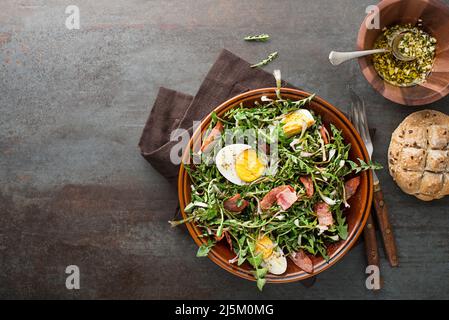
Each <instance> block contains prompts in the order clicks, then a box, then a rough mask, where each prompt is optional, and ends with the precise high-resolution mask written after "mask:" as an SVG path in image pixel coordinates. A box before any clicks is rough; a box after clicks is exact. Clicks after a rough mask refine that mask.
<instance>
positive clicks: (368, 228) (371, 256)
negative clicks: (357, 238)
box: [363, 214, 380, 267]
mask: <svg viewBox="0 0 449 320" xmlns="http://www.w3.org/2000/svg"><path fill="white" fill-rule="evenodd" d="M363 238H364V240H365V252H366V260H367V262H368V265H375V266H377V267H379V265H380V263H379V251H378V249H377V240H376V230H375V229H374V220H373V217H372V216H371V214H370V215H369V216H368V220H367V221H366V225H365V229H363Z"/></svg>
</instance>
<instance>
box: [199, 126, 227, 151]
mask: <svg viewBox="0 0 449 320" xmlns="http://www.w3.org/2000/svg"><path fill="white" fill-rule="evenodd" d="M223 129H224V127H223V124H222V123H221V122H220V121H218V122H217V124H216V125H215V127H213V128H212V130H211V131H210V133H209V135H208V136H207V138H206V139H204V141H203V144H202V145H201V152H209V151H210V150H212V147H213V146H214V145H215V141H216V140H218V138H219V137H220V136H221V133H222V132H223Z"/></svg>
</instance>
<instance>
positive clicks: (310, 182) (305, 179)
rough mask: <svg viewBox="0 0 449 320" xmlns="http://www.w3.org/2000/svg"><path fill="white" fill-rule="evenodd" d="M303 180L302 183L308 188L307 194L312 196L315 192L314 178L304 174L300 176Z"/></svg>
mask: <svg viewBox="0 0 449 320" xmlns="http://www.w3.org/2000/svg"><path fill="white" fill-rule="evenodd" d="M299 180H301V182H302V184H303V185H304V187H305V188H306V195H307V196H308V197H309V198H311V197H312V196H313V193H314V192H315V190H314V188H313V180H312V178H311V177H310V176H303V177H301V178H299Z"/></svg>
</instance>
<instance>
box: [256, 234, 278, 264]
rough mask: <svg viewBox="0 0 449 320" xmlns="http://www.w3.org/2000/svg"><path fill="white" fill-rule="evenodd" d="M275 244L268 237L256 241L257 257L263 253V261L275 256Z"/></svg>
mask: <svg viewBox="0 0 449 320" xmlns="http://www.w3.org/2000/svg"><path fill="white" fill-rule="evenodd" d="M273 248H274V243H273V241H271V239H270V238H269V237H268V236H263V237H261V238H259V239H258V240H257V241H256V250H255V251H256V255H258V254H261V253H262V258H263V259H268V258H269V257H270V256H271V255H272V254H273Z"/></svg>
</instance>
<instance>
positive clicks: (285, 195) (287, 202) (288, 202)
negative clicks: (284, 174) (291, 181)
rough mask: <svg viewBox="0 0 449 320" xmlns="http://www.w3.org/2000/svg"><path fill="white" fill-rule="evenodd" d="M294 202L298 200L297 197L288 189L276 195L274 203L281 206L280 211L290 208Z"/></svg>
mask: <svg viewBox="0 0 449 320" xmlns="http://www.w3.org/2000/svg"><path fill="white" fill-rule="evenodd" d="M292 189H293V188H292ZM296 200H298V196H297V195H296V192H295V191H294V190H293V191H292V190H291V189H290V188H286V189H285V190H283V191H281V192H279V193H278V194H277V195H276V202H277V204H278V205H280V206H281V208H282V210H287V209H288V208H290V207H291V206H292V205H293V204H294V203H295V202H296Z"/></svg>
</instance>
